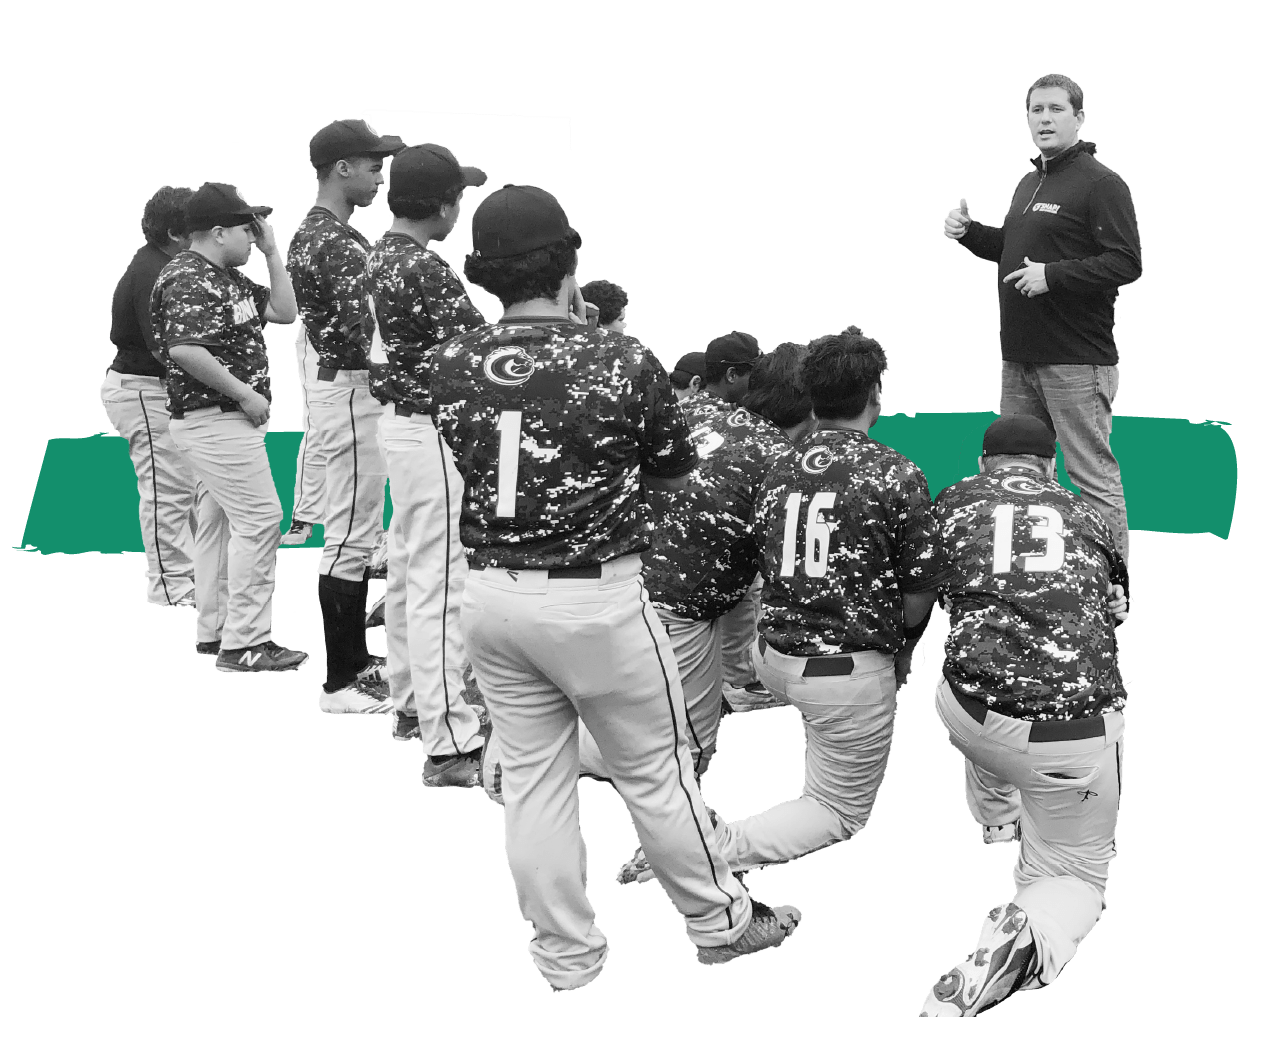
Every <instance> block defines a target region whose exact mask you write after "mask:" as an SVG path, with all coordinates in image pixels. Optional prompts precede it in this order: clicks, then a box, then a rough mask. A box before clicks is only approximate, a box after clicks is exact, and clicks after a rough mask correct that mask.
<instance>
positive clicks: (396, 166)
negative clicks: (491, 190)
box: [386, 144, 487, 201]
mask: <svg viewBox="0 0 1263 1039" xmlns="http://www.w3.org/2000/svg"><path fill="white" fill-rule="evenodd" d="M486 183H487V175H486V174H485V173H483V172H482V170H480V169H478V167H477V166H462V165H461V164H460V163H459V162H457V161H456V156H455V155H453V154H452V153H451V152H449V151H448V150H447V149H446V148H444V147H443V146H442V145H441V144H415V145H413V146H412V147H411V148H404V149H403V151H401V152H398V153H397V154H396V155H395V161H394V162H392V163H391V164H390V190H389V191H388V192H387V193H386V198H387V200H388V201H389V200H392V199H407V200H409V201H413V200H415V201H420V200H422V199H438V198H442V197H443V196H444V195H446V194H447V193H448V192H450V191H452V190H453V189H456V188H476V187H480V186H481V185H483V184H486Z"/></svg>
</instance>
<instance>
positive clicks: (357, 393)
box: [307, 369, 386, 581]
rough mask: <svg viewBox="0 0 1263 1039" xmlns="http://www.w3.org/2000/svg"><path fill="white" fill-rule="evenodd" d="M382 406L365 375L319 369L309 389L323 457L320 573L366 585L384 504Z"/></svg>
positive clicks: (310, 420) (309, 405) (311, 426)
mask: <svg viewBox="0 0 1263 1039" xmlns="http://www.w3.org/2000/svg"><path fill="white" fill-rule="evenodd" d="M382 411H383V409H382V406H381V405H380V404H379V403H378V402H377V401H376V400H375V399H374V397H373V395H372V394H371V393H370V392H369V389H368V371H367V370H365V371H333V370H330V369H322V370H321V371H320V373H319V374H318V375H317V379H316V382H315V383H314V384H313V385H311V386H308V387H307V413H308V428H309V429H310V430H311V431H312V434H313V436H314V439H315V440H316V442H317V443H319V444H320V450H321V453H322V454H323V456H324V459H323V460H324V501H323V508H322V511H321V522H322V523H324V528H325V530H324V535H325V547H324V554H323V555H322V556H321V558H320V572H321V573H322V574H326V575H328V576H330V577H338V578H341V579H342V580H344V581H362V580H364V571H365V569H366V568H367V567H368V563H369V559H370V557H371V556H372V554H373V545H374V543H375V542H376V539H377V532H378V531H379V530H381V529H382V506H383V505H384V504H385V501H386V460H385V458H383V457H382V449H381V445H380V443H379V442H378V435H377V434H378V425H379V424H380V422H381V418H382Z"/></svg>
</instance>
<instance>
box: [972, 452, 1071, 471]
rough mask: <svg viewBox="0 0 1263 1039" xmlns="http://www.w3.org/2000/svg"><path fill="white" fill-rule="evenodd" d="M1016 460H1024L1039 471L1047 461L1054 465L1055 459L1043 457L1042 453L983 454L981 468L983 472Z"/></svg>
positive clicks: (1046, 464) (1014, 462)
mask: <svg viewBox="0 0 1263 1039" xmlns="http://www.w3.org/2000/svg"><path fill="white" fill-rule="evenodd" d="M1018 462H1024V463H1025V464H1026V465H1030V466H1034V467H1035V468H1036V469H1038V470H1039V471H1040V472H1043V471H1044V470H1045V469H1046V468H1047V467H1048V463H1049V462H1052V463H1053V465H1054V466H1055V465H1056V459H1054V458H1045V457H1044V456H1042V455H983V456H982V468H983V471H984V472H988V473H989V472H992V471H993V470H995V469H1003V468H1004V467H1005V466H1006V465H1015V464H1016V463H1018Z"/></svg>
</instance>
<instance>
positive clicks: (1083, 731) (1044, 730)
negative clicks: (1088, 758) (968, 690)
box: [952, 689, 1105, 743]
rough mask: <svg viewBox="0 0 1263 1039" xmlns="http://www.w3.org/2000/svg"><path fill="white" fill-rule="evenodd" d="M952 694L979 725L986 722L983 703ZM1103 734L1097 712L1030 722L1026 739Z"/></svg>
mask: <svg viewBox="0 0 1263 1039" xmlns="http://www.w3.org/2000/svg"><path fill="white" fill-rule="evenodd" d="M952 695H953V696H954V697H956V702H957V703H958V704H960V706H961V708H962V709H963V710H964V712H965V713H966V714H967V715H969V717H971V718H972V719H973V720H974V721H976V722H977V723H978V724H979V725H982V724H984V723H985V722H986V720H987V705H986V704H985V703H983V702H982V701H981V700H975V699H974V698H973V697H972V696H963V695H962V694H960V693H958V692H956V690H955V689H953V690H952ZM996 713H997V714H998V713H999V712H998V711H997V712H996ZM1104 735H1105V719H1104V718H1103V717H1102V716H1101V715H1099V714H1098V715H1097V716H1096V717H1095V718H1071V719H1070V720H1069V721H1064V722H1031V734H1030V736H1028V737H1027V739H1028V740H1029V741H1030V742H1031V743H1061V742H1062V741H1063V740H1087V739H1091V738H1092V737H1094V736H1104Z"/></svg>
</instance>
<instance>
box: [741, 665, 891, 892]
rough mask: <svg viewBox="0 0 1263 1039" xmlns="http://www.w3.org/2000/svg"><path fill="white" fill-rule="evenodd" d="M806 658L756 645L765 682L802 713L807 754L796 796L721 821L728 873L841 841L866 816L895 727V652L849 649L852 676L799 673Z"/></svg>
mask: <svg viewBox="0 0 1263 1039" xmlns="http://www.w3.org/2000/svg"><path fill="white" fill-rule="evenodd" d="M812 659H815V658H812V657H791V656H787V655H785V654H784V653H778V652H777V651H776V650H774V649H772V648H771V647H770V646H766V647H763V648H759V646H756V647H755V653H754V664H755V668H756V669H757V671H758V676H759V678H760V679H761V680H762V682H763V684H764V685H765V686H767V688H768V689H769V690H770V691H771V692H772V693H773V694H775V695H776V696H777V698H779V699H782V700H785V701H787V702H788V703H791V704H793V705H794V706H795V707H797V708H798V710H799V711H800V712H801V713H802V716H803V731H804V732H805V734H806V738H807V753H806V759H805V762H804V766H803V793H802V796H801V797H799V798H797V799H795V800H793V801H786V802H785V803H784V804H780V805H777V806H776V807H774V808H769V809H768V810H767V811H765V812H761V813H760V814H759V815H754V816H751V817H750V818H748V819H741V820H739V821H737V822H732V823H726V822H724V821H723V820H722V819H721V820H720V823H719V825H718V827H717V832H718V834H719V847H720V850H721V852H722V853H723V855H724V858H725V859H726V860H727V862H728V865H729V866H730V867H732V869H734V870H738V871H741V870H747V869H751V868H753V867H755V866H764V865H769V864H771V863H774V862H788V861H789V860H790V859H796V858H799V857H800V856H802V855H806V854H808V853H809V852H813V851H817V850H818V849H820V848H824V847H827V846H828V845H830V844H836V843H837V842H838V841H844V840H847V839H848V838H850V837H854V836H855V834H856V833H858V832H859V831H860V830H861V829H862V828H863V826H864V824H865V823H867V822H868V817H869V815H870V814H871V813H872V810H873V802H874V801H875V800H876V799H877V790H878V788H879V787H880V786H881V781H882V778H883V777H884V776H885V774H886V761H887V759H888V758H889V756H890V740H891V735H892V734H893V732H894V724H895V664H894V657H893V656H891V655H889V654H887V653H876V652H862V653H852V654H850V660H851V661H852V662H853V667H854V670H853V671H852V672H851V673H850V674H846V675H820V676H810V675H809V676H807V677H804V675H803V672H804V670H806V669H807V667H806V665H807V662H808V661H809V660H812Z"/></svg>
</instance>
